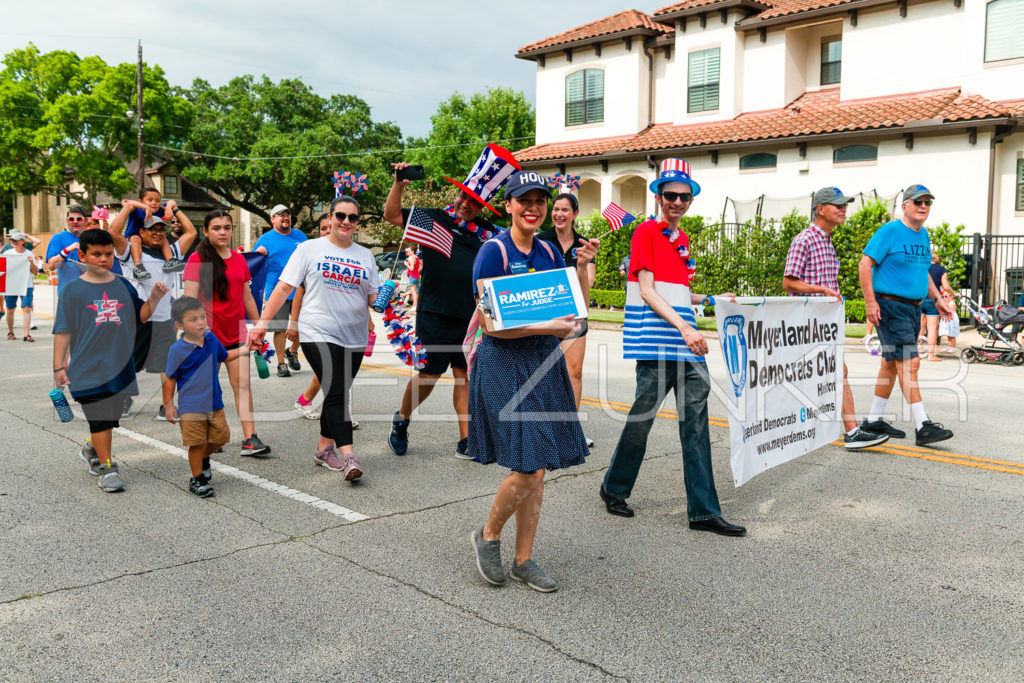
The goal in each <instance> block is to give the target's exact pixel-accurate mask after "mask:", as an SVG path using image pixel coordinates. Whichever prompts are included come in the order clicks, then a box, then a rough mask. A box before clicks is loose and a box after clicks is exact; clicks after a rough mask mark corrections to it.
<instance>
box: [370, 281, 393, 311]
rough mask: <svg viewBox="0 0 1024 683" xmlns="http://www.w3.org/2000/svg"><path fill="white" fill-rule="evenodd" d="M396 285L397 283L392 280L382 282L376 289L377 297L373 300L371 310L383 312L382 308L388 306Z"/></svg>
mask: <svg viewBox="0 0 1024 683" xmlns="http://www.w3.org/2000/svg"><path fill="white" fill-rule="evenodd" d="M397 286H398V284H397V283H396V282H395V281H394V280H388V281H387V282H385V283H384V284H382V285H381V286H380V289H378V290H377V299H376V300H375V301H374V302H373V310H375V311H377V312H378V313H383V312H384V309H385V308H387V307H388V302H389V301H391V297H392V296H394V294H395V288H396V287H397Z"/></svg>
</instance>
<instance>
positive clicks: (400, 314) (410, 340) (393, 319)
mask: <svg viewBox="0 0 1024 683" xmlns="http://www.w3.org/2000/svg"><path fill="white" fill-rule="evenodd" d="M384 328H385V329H386V330H387V337H388V341H389V342H391V346H392V347H393V348H394V349H395V353H396V354H397V355H398V357H399V358H400V359H401V361H402V362H403V363H405V364H406V365H408V366H410V367H414V368H416V369H417V370H420V369H422V368H424V367H425V366H426V365H427V351H426V349H424V348H423V344H422V343H421V342H420V340H419V338H418V337H417V336H416V332H415V330H413V326H412V323H411V322H410V321H409V313H408V311H406V309H405V306H401V305H395V304H393V303H389V304H388V306H387V308H385V309H384Z"/></svg>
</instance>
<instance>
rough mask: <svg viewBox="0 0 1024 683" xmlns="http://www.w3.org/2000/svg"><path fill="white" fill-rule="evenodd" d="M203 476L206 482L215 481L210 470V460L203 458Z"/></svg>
mask: <svg viewBox="0 0 1024 683" xmlns="http://www.w3.org/2000/svg"><path fill="white" fill-rule="evenodd" d="M203 476H204V477H206V481H210V480H211V479H213V472H212V471H211V470H210V459H209V458H203Z"/></svg>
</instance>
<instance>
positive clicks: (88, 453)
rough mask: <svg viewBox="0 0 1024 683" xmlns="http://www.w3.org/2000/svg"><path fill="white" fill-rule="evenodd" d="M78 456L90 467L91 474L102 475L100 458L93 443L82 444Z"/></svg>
mask: <svg viewBox="0 0 1024 683" xmlns="http://www.w3.org/2000/svg"><path fill="white" fill-rule="evenodd" d="M78 457H79V458H81V459H82V462H84V463H85V464H86V466H87V467H88V468H89V474H91V475H92V476H94V477H98V476H100V459H99V456H97V455H96V449H95V448H93V447H92V444H89V443H87V444H85V445H84V446H82V449H81V450H80V451H78Z"/></svg>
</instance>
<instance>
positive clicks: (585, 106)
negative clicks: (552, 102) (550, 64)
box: [565, 69, 604, 126]
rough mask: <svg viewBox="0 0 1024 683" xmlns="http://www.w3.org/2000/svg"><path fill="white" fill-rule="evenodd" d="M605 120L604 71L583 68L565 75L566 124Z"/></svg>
mask: <svg viewBox="0 0 1024 683" xmlns="http://www.w3.org/2000/svg"><path fill="white" fill-rule="evenodd" d="M602 121H604V71H603V70H602V69H582V70H580V71H575V72H573V73H571V74H569V75H568V76H566V77H565V125H567V126H579V125H582V124H585V123H601V122H602Z"/></svg>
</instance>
